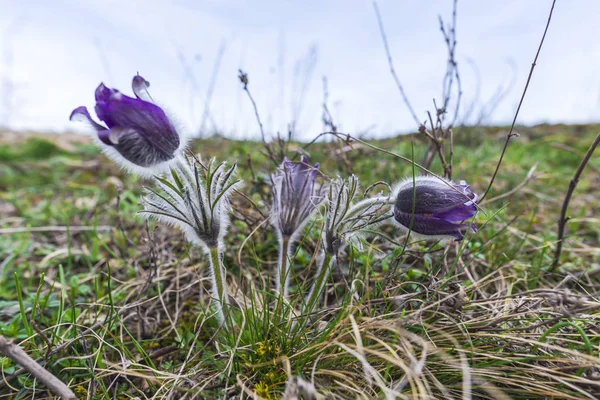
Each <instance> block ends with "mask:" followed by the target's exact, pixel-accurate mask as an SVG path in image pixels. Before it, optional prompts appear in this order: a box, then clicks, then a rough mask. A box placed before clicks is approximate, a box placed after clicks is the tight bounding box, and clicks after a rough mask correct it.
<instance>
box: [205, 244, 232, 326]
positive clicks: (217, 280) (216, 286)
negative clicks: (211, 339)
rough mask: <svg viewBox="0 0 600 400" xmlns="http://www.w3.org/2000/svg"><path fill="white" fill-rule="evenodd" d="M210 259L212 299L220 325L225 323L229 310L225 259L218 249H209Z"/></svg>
mask: <svg viewBox="0 0 600 400" xmlns="http://www.w3.org/2000/svg"><path fill="white" fill-rule="evenodd" d="M207 253H208V254H207V255H208V259H209V261H210V270H211V274H210V275H211V279H212V297H213V299H214V301H215V304H216V305H217V318H218V319H219V323H220V324H223V322H225V312H224V311H228V310H227V309H228V308H229V307H228V306H229V294H228V293H227V284H226V282H225V267H224V266H223V257H222V255H221V251H220V250H219V248H218V247H211V248H209V249H208V252H207Z"/></svg>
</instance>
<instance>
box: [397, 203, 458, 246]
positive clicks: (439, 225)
mask: <svg viewBox="0 0 600 400" xmlns="http://www.w3.org/2000/svg"><path fill="white" fill-rule="evenodd" d="M394 219H395V220H396V222H398V223H399V224H400V225H402V226H403V227H405V228H406V229H410V228H412V230H413V231H414V232H416V233H419V234H421V235H424V236H438V237H439V236H451V237H454V238H456V240H462V239H463V238H464V237H465V235H464V233H465V232H466V231H467V230H468V229H469V228H470V225H466V224H453V223H452V222H448V221H444V220H442V219H439V218H435V217H430V216H424V215H414V219H413V215H412V214H411V213H405V212H403V211H400V210H398V209H397V208H396V209H394ZM411 222H412V227H411Z"/></svg>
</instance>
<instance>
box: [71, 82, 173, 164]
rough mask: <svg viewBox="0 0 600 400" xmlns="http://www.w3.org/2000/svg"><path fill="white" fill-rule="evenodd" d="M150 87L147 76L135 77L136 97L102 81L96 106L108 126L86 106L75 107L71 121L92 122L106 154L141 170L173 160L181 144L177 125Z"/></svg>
mask: <svg viewBox="0 0 600 400" xmlns="http://www.w3.org/2000/svg"><path fill="white" fill-rule="evenodd" d="M149 86H150V83H149V82H148V81H146V80H145V79H144V78H142V77H141V76H139V75H136V76H134V77H133V82H132V88H133V93H134V94H135V96H136V97H135V98H133V97H129V96H125V95H124V94H122V93H121V92H119V91H118V90H116V89H109V88H107V87H106V86H104V84H103V83H101V84H100V85H99V86H98V88H96V93H95V97H96V106H95V107H94V109H95V111H96V114H97V116H98V118H99V119H100V120H101V121H103V122H104V123H105V124H106V127H105V126H103V125H100V124H98V123H97V122H95V121H94V120H93V119H92V117H91V116H90V113H89V112H88V110H87V108H86V107H84V106H81V107H77V108H76V109H75V110H73V112H72V113H71V117H70V119H71V121H75V120H78V121H85V122H87V123H89V124H91V126H92V127H93V128H94V129H95V130H96V132H97V134H98V139H100V141H101V142H102V143H103V144H104V146H103V148H104V149H105V150H106V153H107V154H108V155H109V156H111V158H112V159H113V160H114V161H116V162H117V163H119V164H121V165H124V166H125V167H128V168H129V169H137V170H138V171H139V170H140V168H137V167H142V168H141V169H147V168H152V167H156V166H159V165H161V164H163V163H165V162H167V161H170V160H172V159H173V158H175V154H176V152H177V151H178V149H179V148H180V146H181V140H180V137H179V134H178V133H177V131H176V130H175V128H174V126H173V124H172V123H171V121H170V120H169V119H168V118H167V116H166V114H165V112H164V111H163V110H162V109H161V108H160V107H158V106H157V105H156V104H154V102H153V101H152V98H151V97H150V95H149V93H148V87H149ZM123 159H124V160H125V162H123V161H124V160H123Z"/></svg>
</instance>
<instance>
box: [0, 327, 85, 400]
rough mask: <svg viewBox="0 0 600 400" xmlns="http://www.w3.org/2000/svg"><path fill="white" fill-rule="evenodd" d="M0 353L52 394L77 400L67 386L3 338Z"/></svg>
mask: <svg viewBox="0 0 600 400" xmlns="http://www.w3.org/2000/svg"><path fill="white" fill-rule="evenodd" d="M0 353H2V355H4V356H5V357H8V358H10V359H11V360H13V361H14V362H15V363H17V364H19V365H20V366H22V367H23V368H24V369H25V370H27V372H29V373H30V374H31V375H33V376H34V377H35V378H36V379H39V380H40V381H41V382H42V383H43V384H44V385H46V386H47V387H48V389H50V390H51V391H52V392H53V393H55V394H56V395H58V396H60V397H61V398H63V399H66V400H77V396H75V393H73V392H72V391H71V389H69V387H68V386H67V385H65V384H64V383H63V382H61V381H60V380H59V379H58V378H57V377H55V376H54V375H52V374H51V373H50V372H48V371H46V370H45V369H44V368H43V367H42V366H41V365H40V364H38V363H37V362H35V360H34V359H33V358H31V357H29V355H27V353H25V351H23V349H21V348H20V347H19V346H17V345H15V344H14V343H12V342H10V341H8V340H6V338H5V337H4V336H0Z"/></svg>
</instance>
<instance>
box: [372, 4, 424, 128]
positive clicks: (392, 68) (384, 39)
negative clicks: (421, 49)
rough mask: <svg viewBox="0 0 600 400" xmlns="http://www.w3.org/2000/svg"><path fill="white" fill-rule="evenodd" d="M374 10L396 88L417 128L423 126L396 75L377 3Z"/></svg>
mask: <svg viewBox="0 0 600 400" xmlns="http://www.w3.org/2000/svg"><path fill="white" fill-rule="evenodd" d="M373 8H374V9H375V15H376V16H377V23H378V24H379V31H380V33H381V39H382V40H383V46H384V47H385V54H386V55H387V60H388V64H389V66H390V73H391V74H392V77H393V78H394V82H396V86H397V87H398V90H399V91H400V95H402V99H403V100H404V104H406V107H408V110H409V111H410V114H411V115H412V117H413V119H414V120H415V123H416V124H417V126H421V122H420V121H419V118H417V114H415V111H414V109H413V108H412V105H411V104H410V101H409V100H408V97H407V96H406V93H404V88H403V87H402V84H401V83H400V79H399V78H398V75H397V74H396V69H395V68H394V60H393V59H392V53H391V52H390V46H389V45H388V41H387V35H386V34H385V29H384V27H383V20H382V19H381V14H380V13H379V7H378V6H377V2H376V1H373Z"/></svg>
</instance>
